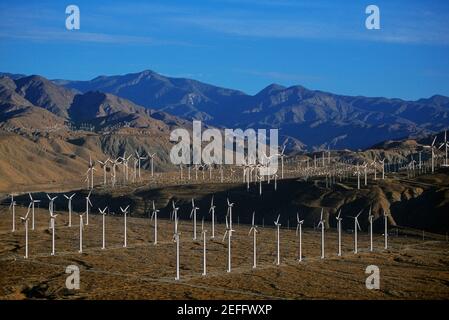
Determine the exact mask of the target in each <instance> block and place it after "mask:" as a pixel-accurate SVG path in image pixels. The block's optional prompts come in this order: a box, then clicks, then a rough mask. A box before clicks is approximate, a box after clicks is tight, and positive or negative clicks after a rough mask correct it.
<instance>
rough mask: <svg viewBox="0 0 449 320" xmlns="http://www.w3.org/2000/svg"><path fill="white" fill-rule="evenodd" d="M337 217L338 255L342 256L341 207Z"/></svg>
mask: <svg viewBox="0 0 449 320" xmlns="http://www.w3.org/2000/svg"><path fill="white" fill-rule="evenodd" d="M336 219H337V229H338V256H341V220H343V218H341V209H340V211H338V215H337V217H336Z"/></svg>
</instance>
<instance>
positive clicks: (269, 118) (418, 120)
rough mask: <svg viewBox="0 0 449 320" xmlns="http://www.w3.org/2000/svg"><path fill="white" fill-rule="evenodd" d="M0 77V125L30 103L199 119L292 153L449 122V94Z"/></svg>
mask: <svg viewBox="0 0 449 320" xmlns="http://www.w3.org/2000/svg"><path fill="white" fill-rule="evenodd" d="M1 75H3V77H2V78H1V79H0V106H1V107H2V108H1V110H0V120H1V121H2V122H3V121H7V120H10V116H8V114H9V115H14V116H15V117H17V115H18V114H23V115H26V114H27V113H26V112H25V110H27V112H28V115H29V113H30V112H31V110H32V109H33V107H39V108H40V109H43V110H45V111H47V113H45V115H44V114H43V111H42V110H39V111H35V112H36V113H39V114H40V116H41V117H45V116H46V115H48V118H52V120H51V121H53V122H57V121H59V122H61V121H62V122H63V123H64V122H67V121H68V122H72V123H75V124H76V123H81V122H83V123H90V124H92V125H95V127H97V128H105V127H112V126H120V124H122V123H127V125H128V126H131V127H140V128H145V127H151V126H152V125H153V124H154V121H162V123H164V125H169V126H173V125H188V123H187V121H186V120H191V119H198V120H202V121H203V122H205V123H206V124H208V125H212V126H216V127H219V128H223V127H227V128H242V129H246V128H279V129H280V136H281V139H282V140H281V141H280V143H286V144H287V146H288V147H289V149H292V150H295V151H300V150H319V149H323V148H328V147H329V148H331V149H352V150H357V149H365V148H368V147H370V146H372V145H374V144H377V143H379V142H382V141H385V140H394V139H401V138H407V137H416V136H424V135H426V134H430V133H434V132H439V131H441V130H443V129H445V128H446V127H448V126H449V98H448V97H445V96H440V95H435V96H432V97H430V98H427V99H419V100H417V101H406V100H402V99H388V98H382V97H379V98H369V97H362V96H345V95H337V94H333V93H327V92H323V91H317V90H310V89H307V88H305V87H302V86H291V87H284V86H281V85H277V84H272V85H269V86H268V87H266V88H264V89H263V90H261V91H260V92H259V93H257V94H255V95H248V94H245V93H244V92H241V91H238V90H233V89H226V88H220V87H217V86H213V85H209V84H206V83H202V82H199V81H196V80H192V79H183V78H173V77H167V76H163V75H161V74H158V73H156V72H153V71H150V70H146V71H143V72H139V73H130V74H126V75H116V76H99V77H96V78H94V79H92V80H89V81H70V80H48V79H46V78H44V77H41V76H24V75H18V74H10V73H0V76H1ZM4 106H6V107H7V108H6V109H5V107H4ZM33 112H34V111H33ZM53 118H54V119H53ZM49 121H50V120H49Z"/></svg>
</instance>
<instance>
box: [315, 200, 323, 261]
mask: <svg viewBox="0 0 449 320" xmlns="http://www.w3.org/2000/svg"><path fill="white" fill-rule="evenodd" d="M323 213H324V209H323V208H321V216H320V222H318V225H317V227H320V226H321V259H324V222H325V220H323Z"/></svg>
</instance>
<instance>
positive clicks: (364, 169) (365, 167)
mask: <svg viewBox="0 0 449 320" xmlns="http://www.w3.org/2000/svg"><path fill="white" fill-rule="evenodd" d="M362 167H363V171H364V173H365V186H367V185H368V163H366V162H365V163H364V164H363V165H362Z"/></svg>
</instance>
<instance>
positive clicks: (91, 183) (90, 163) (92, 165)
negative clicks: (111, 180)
mask: <svg viewBox="0 0 449 320" xmlns="http://www.w3.org/2000/svg"><path fill="white" fill-rule="evenodd" d="M94 171H97V169H95V168H94V163H93V162H92V157H91V156H90V155H89V169H87V172H88V173H89V172H90V188H91V189H93V188H94Z"/></svg>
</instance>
